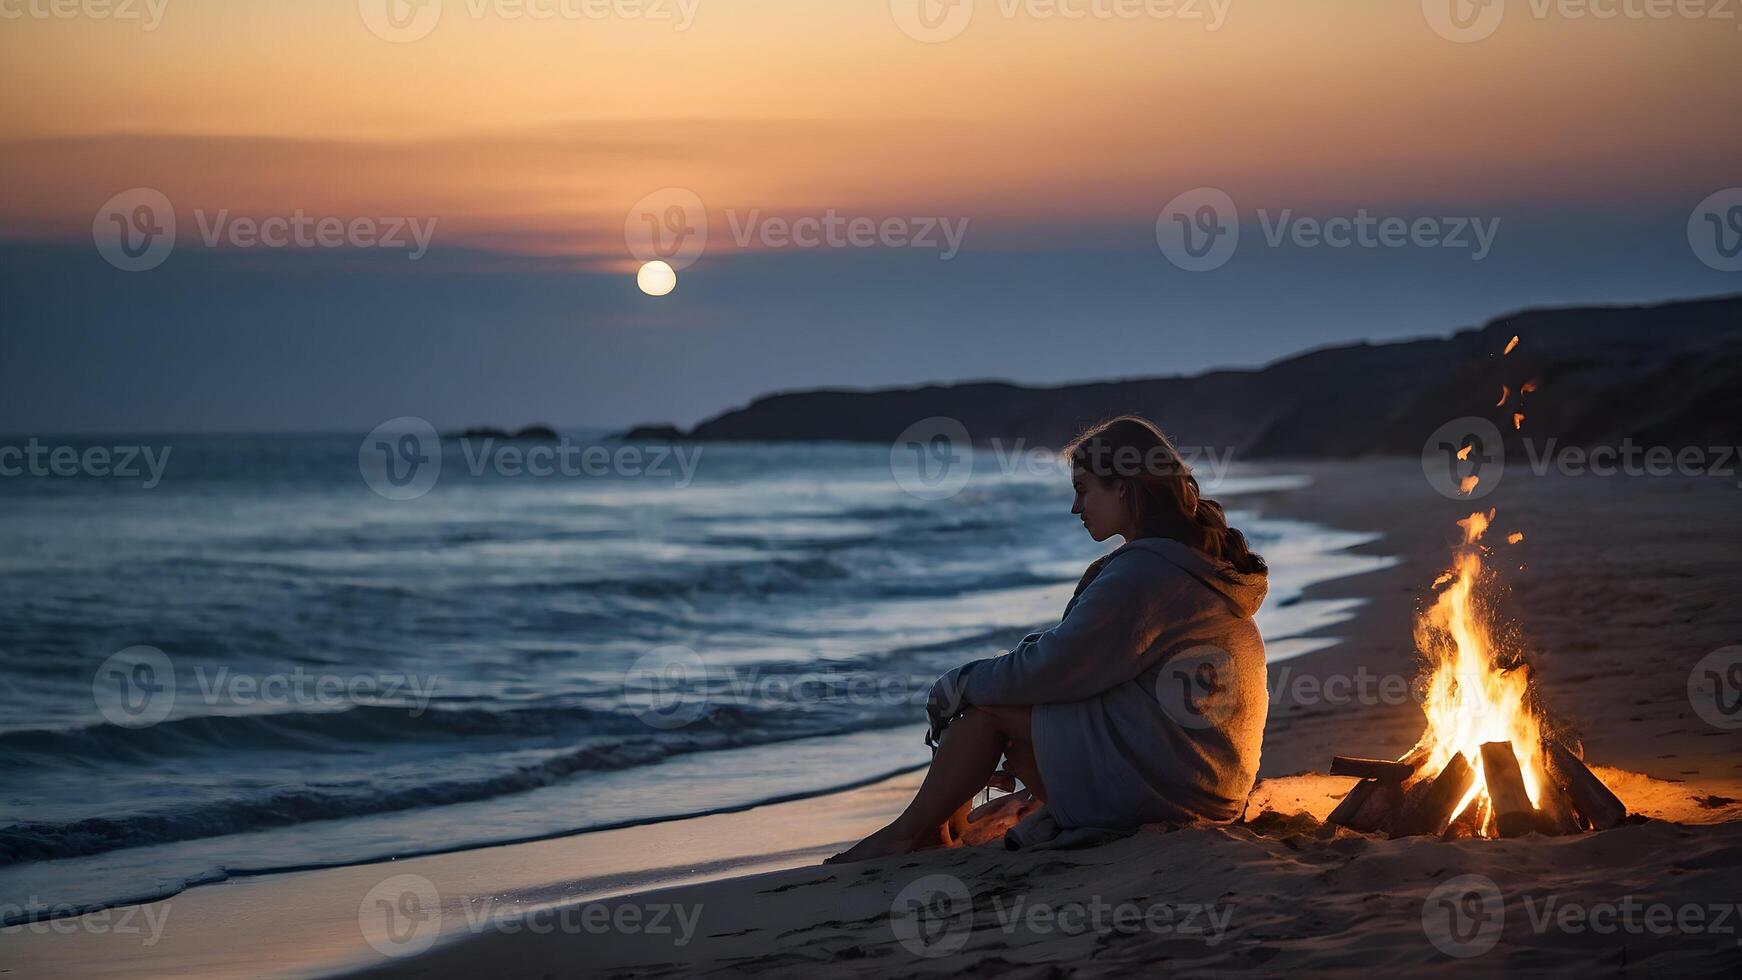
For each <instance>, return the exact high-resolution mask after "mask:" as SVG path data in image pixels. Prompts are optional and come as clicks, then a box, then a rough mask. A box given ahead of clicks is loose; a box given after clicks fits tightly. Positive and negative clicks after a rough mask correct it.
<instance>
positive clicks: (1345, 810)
mask: <svg viewBox="0 0 1742 980" xmlns="http://www.w3.org/2000/svg"><path fill="white" fill-rule="evenodd" d="M1378 788H1379V781H1378V780H1377V779H1363V780H1361V781H1360V782H1358V783H1356V784H1355V785H1353V786H1351V787H1349V794H1348V795H1347V796H1345V797H1343V802H1341V803H1339V804H1337V808H1336V809H1335V810H1332V811H1331V815H1330V816H1328V817H1326V818H1325V823H1332V824H1336V825H1338V826H1340V827H1347V826H1348V825H1349V821H1351V820H1354V819H1355V814H1357V813H1360V812H1361V806H1362V804H1364V803H1366V802H1367V798H1368V797H1370V796H1372V795H1373V791H1374V790H1375V789H1378Z"/></svg>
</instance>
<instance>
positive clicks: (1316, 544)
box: [0, 432, 1384, 923]
mask: <svg viewBox="0 0 1742 980" xmlns="http://www.w3.org/2000/svg"><path fill="white" fill-rule="evenodd" d="M565 439H566V440H568V442H567V445H569V447H570V448H582V447H587V446H598V447H600V448H599V450H598V451H597V453H596V454H595V455H593V456H592V457H586V456H583V455H580V454H577V455H576V456H575V458H572V459H567V460H562V461H556V462H554V463H553V461H551V460H549V459H546V460H545V461H544V462H545V465H543V466H534V465H530V464H531V463H532V459H531V458H530V456H535V455H536V454H527V453H526V450H527V449H528V448H530V445H529V444H525V443H522V444H517V445H515V446H512V447H510V446H507V445H506V444H504V443H501V442H493V443H489V444H486V443H483V442H482V441H481V440H477V439H474V440H471V441H469V442H467V443H465V444H462V443H459V442H456V441H445V442H443V443H441V448H440V449H439V450H437V453H436V455H437V456H438V457H439V462H440V464H441V465H440V475H439V479H436V480H435V481H434V483H433V485H431V486H428V487H427V488H426V487H415V486H414V487H407V486H405V485H403V484H401V483H383V482H382V481H381V479H380V473H378V472H377V473H372V472H371V464H370V462H369V458H370V455H371V453H372V452H374V451H375V449H377V448H381V447H380V446H379V445H374V444H371V443H370V442H367V441H364V440H361V439H360V438H359V437H358V436H356V435H294V436H293V435H281V436H199V437H186V436H174V437H157V438H144V437H124V438H109V439H105V440H91V439H65V440H59V441H55V440H49V439H41V440H40V441H41V443H42V444H43V445H42V448H43V449H44V453H43V454H42V456H41V465H40V466H38V467H36V468H34V469H32V468H31V467H29V466H14V467H13V468H12V470H11V471H10V472H12V473H13V475H7V476H0V504H3V505H0V687H3V689H4V693H5V697H4V699H0V780H3V781H4V785H5V791H4V793H3V794H0V796H3V798H0V922H3V923H12V922H18V921H24V920H29V919H38V918H45V917H53V916H58V915H65V914H70V913H72V912H75V911H78V910H82V909H90V908H96V907H101V906H103V905H107V904H114V903H118V902H124V901H133V900H141V899H147V898H156V897H161V896H165V895H169V894H173V893H174V892H176V891H178V890H180V889H182V888H184V887H187V886H188V885H190V884H194V883H199V882H202V881H212V880H220V879H222V878H224V877H226V876H233V875H246V874H262V873H273V872H277V871H285V870H291V869H306V868H313V867H322V866H331V865H341V864H348V863H356V862H362V861H369V860H379V859H383V858H387V857H394V856H409V855H415V854H426V853H433V852H438V851H444V850H453V849H459V848H464V847H471V846H477V845H482V844H487V843H498V842H505V841H513V840H525V839H533V838H538V837H546V836H555V835H561V834H567V833H574V832H581V831H586V830H589V829H598V828H603V827H610V826H622V825H628V824H635V823H642V822H649V821H655V820H662V819H671V818H674V817H680V816H685V815H692V814H699V813H706V812H710V811H716V810H721V809H728V808H734V807H741V806H745V805H749V804H753V803H757V802H760V801H767V800H773V799H782V798H791V797H797V796H804V795H809V794H815V793H820V792H826V791H829V790H832V789H838V788H841V787H844V786H849V785H855V784H859V783H863V782H867V781H870V780H873V779H876V778H879V777H882V776H885V775H888V774H891V773H893V772H897V771H901V770H904V769H908V768H912V767H915V766H918V765H921V764H923V763H924V762H925V761H926V760H927V759H928V758H929V751H928V750H927V749H926V748H925V746H924V745H923V742H922V738H921V736H922V733H923V729H924V724H923V722H924V712H923V704H924V698H925V694H926V691H927V690H928V689H929V687H930V684H931V681H932V680H933V679H935V678H936V676H937V675H938V674H940V673H942V672H943V671H945V670H947V669H949V668H950V667H953V666H955V665H957V664H959V663H962V662H964V661H966V660H969V659H974V658H977V657H983V656H989V655H992V654H995V653H996V652H998V651H1000V650H1004V649H1008V648H1009V647H1010V646H1011V645H1012V644H1013V643H1015V642H1016V641H1017V640H1018V639H1020V638H1021V637H1022V636H1023V635H1024V634H1025V633H1027V632H1030V631H1031V630H1034V629H1038V628H1044V627H1045V626H1047V625H1050V624H1051V623H1054V622H1056V621H1057V618H1058V615H1059V613H1060V612H1061V611H1062V610H1063V607H1064V603H1065V601H1066V600H1067V599H1068V597H1069V595H1070V592H1071V589H1072V587H1073V586H1074V585H1075V583H1076V581H1077V579H1078V577H1079V576H1080V575H1081V573H1082V571H1083V568H1084V566H1085V565H1086V564H1087V563H1088V562H1090V561H1091V560H1093V559H1094V558H1095V557H1097V556H1098V555H1100V554H1102V553H1104V552H1105V551H1106V550H1108V549H1109V548H1110V547H1112V546H1113V544H1114V542H1109V543H1107V544H1096V543H1095V542H1093V541H1091V540H1090V539H1089V538H1088V536H1087V535H1086V534H1085V533H1084V532H1083V530H1082V527H1081V525H1080V524H1079V522H1078V521H1077V519H1076V518H1075V517H1073V516H1071V514H1070V513H1069V511H1070V504H1071V491H1070V486H1069V479H1068V474H1066V472H1065V471H1064V470H1063V469H1062V468H1060V467H1059V466H1058V465H1057V464H1056V462H1054V461H1050V460H1047V459H1045V458H1044V457H1035V458H1031V459H1026V460H1022V461H1021V462H1020V464H1018V463H1016V462H1015V457H1014V456H1012V455H1011V454H996V453H994V452H992V451H991V450H986V449H981V450H978V451H975V452H974V453H973V454H972V457H971V460H970V463H971V472H970V475H969V476H967V477H966V478H965V482H962V483H961V485H960V486H959V488H957V487H954V486H944V487H943V488H942V489H940V488H939V487H938V486H937V485H934V484H932V483H929V482H925V481H921V482H917V483H916V482H915V480H914V478H913V474H911V473H904V472H903V470H902V467H903V465H904V464H903V463H902V461H901V460H899V459H897V458H895V457H892V454H891V451H890V449H889V447H886V446H867V445H848V444H810V445H792V444H779V445H776V444H750V443H739V444H706V445H697V446H690V447H684V448H683V453H685V454H687V456H681V457H673V456H670V455H666V456H664V457H663V458H662V459H661V460H660V461H659V463H658V465H656V464H655V460H654V457H655V455H657V453H664V452H665V450H663V449H661V450H658V451H657V453H656V451H655V450H654V449H653V448H651V447H650V448H648V449H647V450H645V451H638V452H639V455H638V456H637V458H636V459H635V460H634V461H633V463H629V462H626V459H627V457H624V456H622V455H620V453H619V450H620V447H616V446H615V445H613V444H609V443H607V442H606V441H605V440H604V437H603V433H598V432H569V433H565ZM24 445H25V441H24V440H22V439H11V440H7V439H0V446H24ZM59 446H65V447H70V450H71V452H72V453H73V454H75V455H76V456H77V458H78V459H79V460H81V461H83V462H81V464H80V465H79V466H78V467H68V468H66V469H65V470H57V468H56V467H55V466H54V465H53V460H54V458H55V457H53V456H52V455H51V454H50V453H49V452H48V450H49V449H50V448H52V447H59ZM134 447H145V448H146V449H149V450H150V452H149V453H140V454H139V455H138V459H139V460H140V461H139V462H138V463H137V465H135V466H134V467H133V470H132V475H120V474H118V473H115V472H114V471H115V470H117V469H118V468H119V467H118V466H117V465H116V464H117V463H118V462H119V457H120V456H121V455H122V453H123V452H124V451H125V450H128V449H132V448H134ZM93 448H101V449H103V450H104V456H105V458H106V459H107V460H108V461H109V463H108V465H107V466H106V467H96V468H93V467H92V466H90V465H88V462H89V460H90V459H91V458H92V456H91V455H90V451H91V450H92V449H93ZM382 451H383V452H385V453H388V454H392V453H393V452H395V451H397V448H396V447H394V446H393V445H392V444H391V443H389V444H388V445H387V448H384V449H382ZM165 452H167V454H168V455H167V456H164V455H163V454H164V453H165ZM517 453H518V454H519V455H516V454H517ZM153 454H155V455H153ZM613 454H616V455H613ZM65 458H66V457H63V461H64V459H65ZM153 458H155V459H156V460H157V461H158V462H159V463H160V464H161V465H160V472H158V473H157V474H156V478H155V480H154V478H153V475H152V473H151V470H150V468H149V467H148V466H147V464H146V462H145V460H147V459H153ZM588 458H590V459H592V460H593V462H594V463H597V462H598V460H600V459H606V458H609V460H610V462H609V464H608V465H603V466H599V465H589V464H588V463H587V459H588ZM17 459H18V457H14V460H15V461H16V460H17ZM73 469H78V470H79V472H76V473H73V472H71V470H73ZM63 473H66V474H69V475H62V474H63ZM1300 480H1301V478H1298V477H1294V476H1290V475H1288V474H1286V473H1278V472H1275V471H1273V470H1270V471H1266V472H1264V473H1262V474H1258V473H1247V474H1243V473H1242V472H1241V470H1240V469H1239V468H1238V467H1234V468H1232V469H1231V470H1230V471H1229V472H1227V473H1221V474H1216V475H1215V476H1214V478H1211V479H1206V481H1205V482H1206V484H1207V485H1206V487H1205V490H1206V493H1207V494H1208V495H1210V496H1215V497H1219V498H1221V499H1223V500H1224V501H1225V502H1226V503H1227V504H1228V506H1229V508H1230V511H1231V512H1232V520H1233V522H1234V523H1235V524H1236V525H1237V526H1240V527H1242V528H1243V529H1244V530H1246V532H1247V533H1248V535H1249V537H1250V538H1251V539H1252V541H1253V544H1254V547H1255V548H1256V549H1257V550H1259V551H1260V552H1262V553H1263V554H1264V555H1265V556H1266V557H1267V558H1268V559H1269V561H1270V563H1271V565H1272V569H1273V571H1272V583H1271V593H1270V598H1269V600H1268V601H1267V603H1266V606H1265V608H1264V610H1263V611H1262V612H1261V614H1260V616H1259V621H1260V626H1261V627H1262V629H1263V631H1264V634H1265V636H1266V640H1267V644H1268V646H1269V651H1270V656H1271V658H1272V659H1273V660H1274V659H1280V658H1283V657H1287V656H1295V655H1299V654H1300V653H1303V652H1306V651H1308V650H1310V649H1312V648H1314V647H1315V646H1317V645H1321V644H1323V643H1325V642H1326V641H1325V640H1322V639H1307V638H1304V637H1302V635H1301V634H1304V633H1306V632H1308V631H1310V630H1313V629H1316V628H1318V627H1322V626H1324V625H1325V624H1328V623H1334V622H1336V621H1338V620H1339V619H1341V618H1343V617H1346V616H1347V615H1349V612H1350V609H1351V608H1352V605H1353V604H1352V603H1351V602H1312V601H1302V600H1301V599H1300V593H1301V590H1302V589H1304V588H1305V587H1306V586H1307V585H1310V584H1311V583H1313V582H1316V581H1320V580H1323V579H1327V578H1332V577H1337V576H1341V575H1347V574H1352V573H1355V572H1359V571H1363V570H1366V569H1368V568H1371V567H1374V566H1375V565H1376V564H1379V563H1383V562H1384V559H1379V558H1371V557H1360V556H1355V555H1350V554H1347V553H1345V552H1344V550H1343V549H1346V548H1348V547H1349V546H1351V545H1354V544H1357V543H1361V542H1362V541H1364V540H1366V538H1365V537H1364V536H1362V535H1358V534H1353V533H1346V532H1341V531H1335V530H1331V529H1327V528H1323V527H1317V526H1314V525H1310V524H1304V523H1300V522H1292V521H1280V520H1269V519H1265V518H1262V517H1259V516H1257V515H1255V514H1253V513H1251V512H1249V511H1248V510H1246V509H1243V507H1242V498H1243V497H1246V496H1247V495H1249V494H1251V493H1253V492H1255V491H1259V490H1263V489H1265V488H1267V487H1275V486H1279V485H1292V484H1298V483H1299V482H1300ZM397 497H407V498H408V499H395V498H397Z"/></svg>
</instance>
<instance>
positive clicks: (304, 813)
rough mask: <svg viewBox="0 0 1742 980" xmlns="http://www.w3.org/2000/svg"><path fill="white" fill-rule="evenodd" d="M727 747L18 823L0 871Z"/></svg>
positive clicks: (454, 799) (635, 745) (7, 831)
mask: <svg viewBox="0 0 1742 980" xmlns="http://www.w3.org/2000/svg"><path fill="white" fill-rule="evenodd" d="M731 742H732V739H731V738H730V736H727V735H723V734H717V735H714V736H713V737H708V736H705V735H701V734H698V735H695V736H691V737H689V738H686V739H682V740H673V739H669V738H667V739H654V738H643V739H638V740H627V741H617V742H613V743H610V744H601V745H595V746H588V747H586V748H582V749H576V750H573V751H569V752H563V753H558V754H556V755H553V756H551V757H549V758H547V759H544V760H542V761H540V762H537V763H534V764H531V765H525V766H518V767H515V768H513V769H510V770H508V771H505V772H501V773H498V774H496V775H493V776H488V777H484V778H481V779H471V780H451V781H436V782H431V783H427V784H424V785H420V786H409V787H403V788H398V789H379V788H374V787H370V788H368V789H364V790H360V791H357V792H349V793H347V792H335V791H333V790H330V789H316V788H313V787H303V788H296V789H279V790H275V791H273V792H271V793H268V794H266V795H264V796H258V797H247V798H236V799H228V800H221V801H216V802H211V803H203V804H193V805H187V806H181V807H176V808H174V809H170V810H165V811H162V812H155V813H151V812H148V813H138V814H130V815H125V816H115V817H93V818H88V819H84V820H75V821H71V822H68V823H50V822H43V821H33V822H25V823H17V824H12V825H10V826H6V827H0V867H3V866H5V865H9V864H17V863H20V862H24V861H43V860H49V859H52V858H67V857H81V856H84V855H90V854H102V853H104V852H106V851H113V850H119V849H121V848H126V847H141V846H145V845H150V844H167V843H171V842H174V841H185V840H194V839H197V838H202V837H216V836H220V835H223V834H234V833H241V832H243V831H250V830H263V829H266V828H270V827H285V826H289V825H292V824H301V823H307V822H310V821H315V820H333V819H338V818H343V817H360V816H366V815H368V814H374V813H389V812H392V811H395V810H409V809H415V808H419V807H432V806H442V805H445V804H449V803H465V802H470V801H473V800H483V799H489V798H491V797H496V796H503V795H505V794H508V793H520V792H524V791H526V790H530V789H537V788H538V787H540V786H548V785H550V784H552V783H554V782H557V781H558V780H561V779H565V778H567V777H569V776H572V775H574V774H575V773H578V772H583V771H588V770H592V771H599V770H612V769H629V768H634V767H636V766H645V765H649V764H651V763H654V762H658V761H659V760H661V759H664V758H668V757H670V756H671V755H674V754H676V753H678V752H685V751H700V750H702V749H705V748H726V747H728V746H729V745H730V744H731ZM710 743H714V744H710Z"/></svg>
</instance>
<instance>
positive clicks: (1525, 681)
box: [1412, 510, 1543, 837]
mask: <svg viewBox="0 0 1742 980" xmlns="http://www.w3.org/2000/svg"><path fill="white" fill-rule="evenodd" d="M1493 519H1494V512H1493V511H1492V510H1490V511H1488V512H1487V513H1483V512H1482V511H1477V512H1475V513H1473V514H1471V515H1470V516H1469V517H1468V518H1465V519H1464V520H1461V521H1459V522H1458V526H1459V527H1461V528H1463V529H1464V538H1463V542H1462V543H1461V544H1460V545H1459V546H1458V547H1457V549H1456V550H1455V552H1454V553H1453V563H1452V568H1451V570H1449V571H1448V572H1446V573H1445V574H1444V575H1442V576H1440V579H1439V580H1438V581H1436V582H1435V583H1434V587H1435V588H1436V589H1441V591H1440V592H1439V594H1438V595H1437V596H1436V597H1435V599H1434V601H1433V604H1432V605H1431V606H1430V607H1429V608H1428V609H1427V610H1426V611H1425V612H1423V613H1422V614H1421V616H1420V617H1419V618H1418V619H1417V621H1416V628H1415V641H1416V646H1417V647H1418V648H1419V649H1420V650H1421V652H1422V653H1423V654H1424V655H1426V657H1427V658H1428V662H1429V665H1430V670H1431V674H1430V675H1429V678H1428V684H1427V690H1426V694H1425V696H1424V698H1423V701H1422V711H1423V713H1424V714H1426V715H1427V731H1426V732H1425V733H1423V735H1422V739H1421V742H1420V743H1419V744H1418V745H1417V750H1418V752H1419V751H1421V750H1425V751H1426V758H1425V759H1424V761H1423V762H1422V764H1421V765H1420V766H1419V767H1418V768H1417V770H1416V771H1417V772H1419V773H1421V774H1422V775H1423V777H1424V778H1432V777H1433V776H1437V775H1438V774H1439V772H1440V770H1442V769H1444V768H1445V766H1446V763H1448V762H1450V761H1451V759H1452V756H1453V754H1454V753H1461V754H1462V755H1463V756H1464V758H1465V760H1466V761H1468V762H1469V763H1470V765H1471V768H1473V769H1474V770H1475V771H1476V781H1475V783H1474V785H1473V786H1472V787H1471V789H1470V792H1469V793H1468V794H1466V796H1465V798H1464V799H1463V800H1461V801H1460V802H1459V803H1458V806H1457V808H1456V809H1455V810H1453V811H1452V812H1453V819H1456V818H1457V817H1458V816H1461V815H1463V814H1464V811H1466V810H1467V809H1468V808H1469V807H1471V806H1476V807H1478V809H1477V810H1476V811H1475V813H1474V816H1475V817H1476V818H1477V823H1476V825H1477V826H1478V827H1480V828H1481V830H1480V833H1481V835H1482V836H1485V837H1492V836H1495V835H1496V832H1495V828H1494V826H1493V814H1492V812H1491V811H1492V809H1493V807H1492V803H1491V801H1490V800H1489V799H1488V788H1487V785H1486V783H1485V782H1484V781H1483V773H1482V752H1481V748H1482V744H1483V743H1485V742H1499V741H1508V742H1511V743H1512V750H1513V752H1514V753H1515V754H1517V756H1518V765H1519V769H1520V770H1522V771H1523V774H1524V787H1525V791H1526V792H1527V793H1528V794H1529V796H1530V801H1531V803H1532V804H1533V805H1535V804H1536V803H1537V802H1538V801H1539V800H1540V799H1541V796H1540V790H1541V787H1542V780H1543V757H1542V728H1541V723H1540V721H1539V720H1538V718H1537V716H1536V714H1535V712H1534V710H1533V709H1532V707H1531V706H1530V703H1529V700H1528V695H1529V691H1530V672H1529V668H1528V667H1526V666H1524V665H1522V664H1521V665H1519V666H1517V667H1514V668H1511V669H1503V668H1502V667H1501V666H1500V663H1499V660H1500V658H1499V657H1498V656H1497V654H1498V653H1500V652H1501V650H1500V646H1499V645H1498V643H1497V642H1496V639H1495V635H1494V631H1493V629H1492V613H1491V611H1490V610H1489V609H1488V608H1487V607H1486V606H1485V605H1484V604H1483V602H1482V600H1481V598H1480V595H1481V591H1482V590H1481V589H1480V586H1481V585H1482V584H1483V582H1484V581H1485V573H1484V570H1483V567H1482V553H1483V546H1482V543H1481V541H1482V535H1483V534H1485V533H1486V532H1487V530H1488V527H1489V525H1490V524H1491V523H1492V521H1493ZM1514 537H1518V535H1514ZM1412 754H1413V753H1412Z"/></svg>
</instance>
